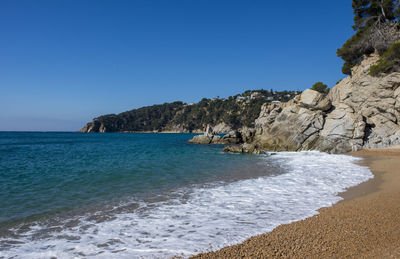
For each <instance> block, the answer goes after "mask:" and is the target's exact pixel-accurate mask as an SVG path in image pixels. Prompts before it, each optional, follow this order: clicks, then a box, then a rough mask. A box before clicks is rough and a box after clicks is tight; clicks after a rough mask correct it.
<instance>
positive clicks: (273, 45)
mask: <svg viewBox="0 0 400 259" xmlns="http://www.w3.org/2000/svg"><path fill="white" fill-rule="evenodd" d="M352 17H353V15H352V9H351V1H348V0H335V1H321V0H309V1H294V0H293V1H291V0H288V1H265V0H257V1H253V0H242V1H236V0H226V1H219V0H213V1H205V0H201V1H200V0H181V1H176V0H168V1H166V0H159V1H152V0H127V1H120V0H109V1H100V0H90V1H89V0H76V1H75V0H65V1H58V0H57V1H54V0H49V1H41V0H35V1H32V0H26V1H23V0H1V1H0V35H1V36H0V37H1V38H0V39H1V40H0V130H43V131H46V130H49V131H51V130H65V131H72V130H79V129H80V128H81V127H82V126H83V125H84V124H85V123H86V122H88V121H91V120H92V119H93V118H94V117H96V116H99V115H102V114H108V113H120V112H123V111H126V110H130V109H133V108H138V107H141V106H146V105H152V104H159V103H164V102H171V101H177V100H180V101H183V102H197V101H199V100H200V99H201V98H203V97H207V98H213V97H216V96H221V97H226V96H229V95H235V94H237V93H240V92H243V91H245V90H247V89H261V88H264V89H271V88H272V89H276V90H285V89H286V90H304V89H306V88H309V87H310V86H311V85H312V84H313V83H314V82H316V81H323V82H325V83H327V84H328V85H329V86H330V87H331V86H332V85H334V84H335V82H336V81H338V80H339V79H341V78H343V77H344V76H343V75H342V73H341V65H342V61H341V60H340V59H339V58H338V57H337V56H336V49H337V48H339V47H340V46H341V45H342V44H343V43H344V41H346V39H348V38H349V37H350V36H351V35H352V34H353V31H352V29H351V25H352Z"/></svg>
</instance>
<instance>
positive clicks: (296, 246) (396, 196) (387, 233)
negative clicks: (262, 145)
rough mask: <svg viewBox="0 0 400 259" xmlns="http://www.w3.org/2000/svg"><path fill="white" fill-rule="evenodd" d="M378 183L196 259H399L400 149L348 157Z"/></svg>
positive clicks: (363, 152) (368, 184) (369, 152)
mask: <svg viewBox="0 0 400 259" xmlns="http://www.w3.org/2000/svg"><path fill="white" fill-rule="evenodd" d="M349 155H353V156H358V157H362V158H363V160H362V161H361V164H362V165H364V166H368V167H369V168H370V169H371V171H372V172H373V174H374V176H375V177H374V178H373V179H372V180H370V181H368V182H365V183H362V184H360V185H358V186H355V187H353V188H350V189H349V190H348V191H346V192H345V193H342V194H341V196H342V197H343V198H344V200H343V201H341V202H339V203H337V204H335V205H334V206H333V207H327V208H322V209H320V210H319V214H318V215H315V216H313V217H311V218H308V219H305V220H301V221H297V222H294V223H291V224H287V225H281V226H279V227H277V228H276V229H274V230H273V231H272V232H270V233H267V234H262V235H258V236H255V237H252V238H250V239H248V240H246V241H244V242H243V243H241V244H238V245H233V246H229V247H226V248H223V249H221V250H218V251H216V252H210V253H203V254H199V255H196V256H194V257H193V258H275V257H276V258H278V257H279V258H400V246H399V244H400V228H399V226H400V203H399V200H400V147H399V146H394V147H390V148H384V149H365V150H361V151H357V152H352V153H349Z"/></svg>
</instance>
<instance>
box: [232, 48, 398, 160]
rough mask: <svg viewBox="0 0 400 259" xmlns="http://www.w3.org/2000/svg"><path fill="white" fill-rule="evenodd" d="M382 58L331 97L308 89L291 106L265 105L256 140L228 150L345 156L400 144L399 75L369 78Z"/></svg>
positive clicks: (366, 64) (368, 61)
mask: <svg viewBox="0 0 400 259" xmlns="http://www.w3.org/2000/svg"><path fill="white" fill-rule="evenodd" d="M378 58H379V57H378V55H376V54H372V55H370V56H368V57H365V58H364V59H363V61H362V62H361V63H360V64H359V65H357V66H355V67H353V69H352V76H349V77H347V78H345V79H343V80H342V81H341V82H339V83H338V84H337V85H336V86H335V87H333V88H332V89H331V90H330V91H329V94H325V95H324V94H321V93H319V92H316V91H313V90H305V91H304V92H303V93H302V94H301V95H298V96H296V97H295V98H294V99H292V100H291V101H289V102H287V103H282V104H279V105H276V104H264V105H263V106H262V108H261V112H260V115H259V117H258V118H257V119H256V122H255V130H256V132H255V135H254V137H253V138H252V139H251V140H249V141H247V143H245V144H243V145H241V146H228V147H226V149H225V151H233V152H248V153H257V152H259V151H260V150H271V151H300V150H320V151H324V152H330V153H344V152H349V151H355V150H359V149H363V148H372V147H385V146H389V145H391V144H398V143H400V125H399V120H400V87H399V85H400V73H398V72H394V73H390V74H387V75H384V76H381V77H373V76H370V75H369V71H370V67H371V65H373V64H374V63H376V62H377V60H378Z"/></svg>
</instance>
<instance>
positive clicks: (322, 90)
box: [311, 82, 328, 93]
mask: <svg viewBox="0 0 400 259" xmlns="http://www.w3.org/2000/svg"><path fill="white" fill-rule="evenodd" d="M327 88H328V86H327V85H326V84H324V83H322V82H316V83H315V84H313V86H312V87H311V89H312V90H314V91H318V92H320V93H325V92H326V89H327Z"/></svg>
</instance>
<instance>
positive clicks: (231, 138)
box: [188, 125, 249, 144]
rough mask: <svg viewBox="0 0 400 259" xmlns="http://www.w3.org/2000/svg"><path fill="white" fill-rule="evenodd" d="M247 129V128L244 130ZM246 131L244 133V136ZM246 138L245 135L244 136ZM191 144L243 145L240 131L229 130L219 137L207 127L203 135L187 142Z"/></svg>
mask: <svg viewBox="0 0 400 259" xmlns="http://www.w3.org/2000/svg"><path fill="white" fill-rule="evenodd" d="M245 129H248V128H245ZM248 131H249V129H248V130H246V131H244V132H245V134H246V132H248ZM244 136H245V137H246V135H244ZM188 142H189V143H193V144H239V143H243V137H242V134H241V132H240V131H238V130H231V131H229V132H228V133H227V134H225V135H224V136H222V137H221V136H219V135H218V132H216V131H214V129H213V128H212V127H211V126H210V125H208V126H207V129H206V131H205V132H204V134H201V135H196V136H194V137H193V138H192V139H190V140H189V141H188Z"/></svg>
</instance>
